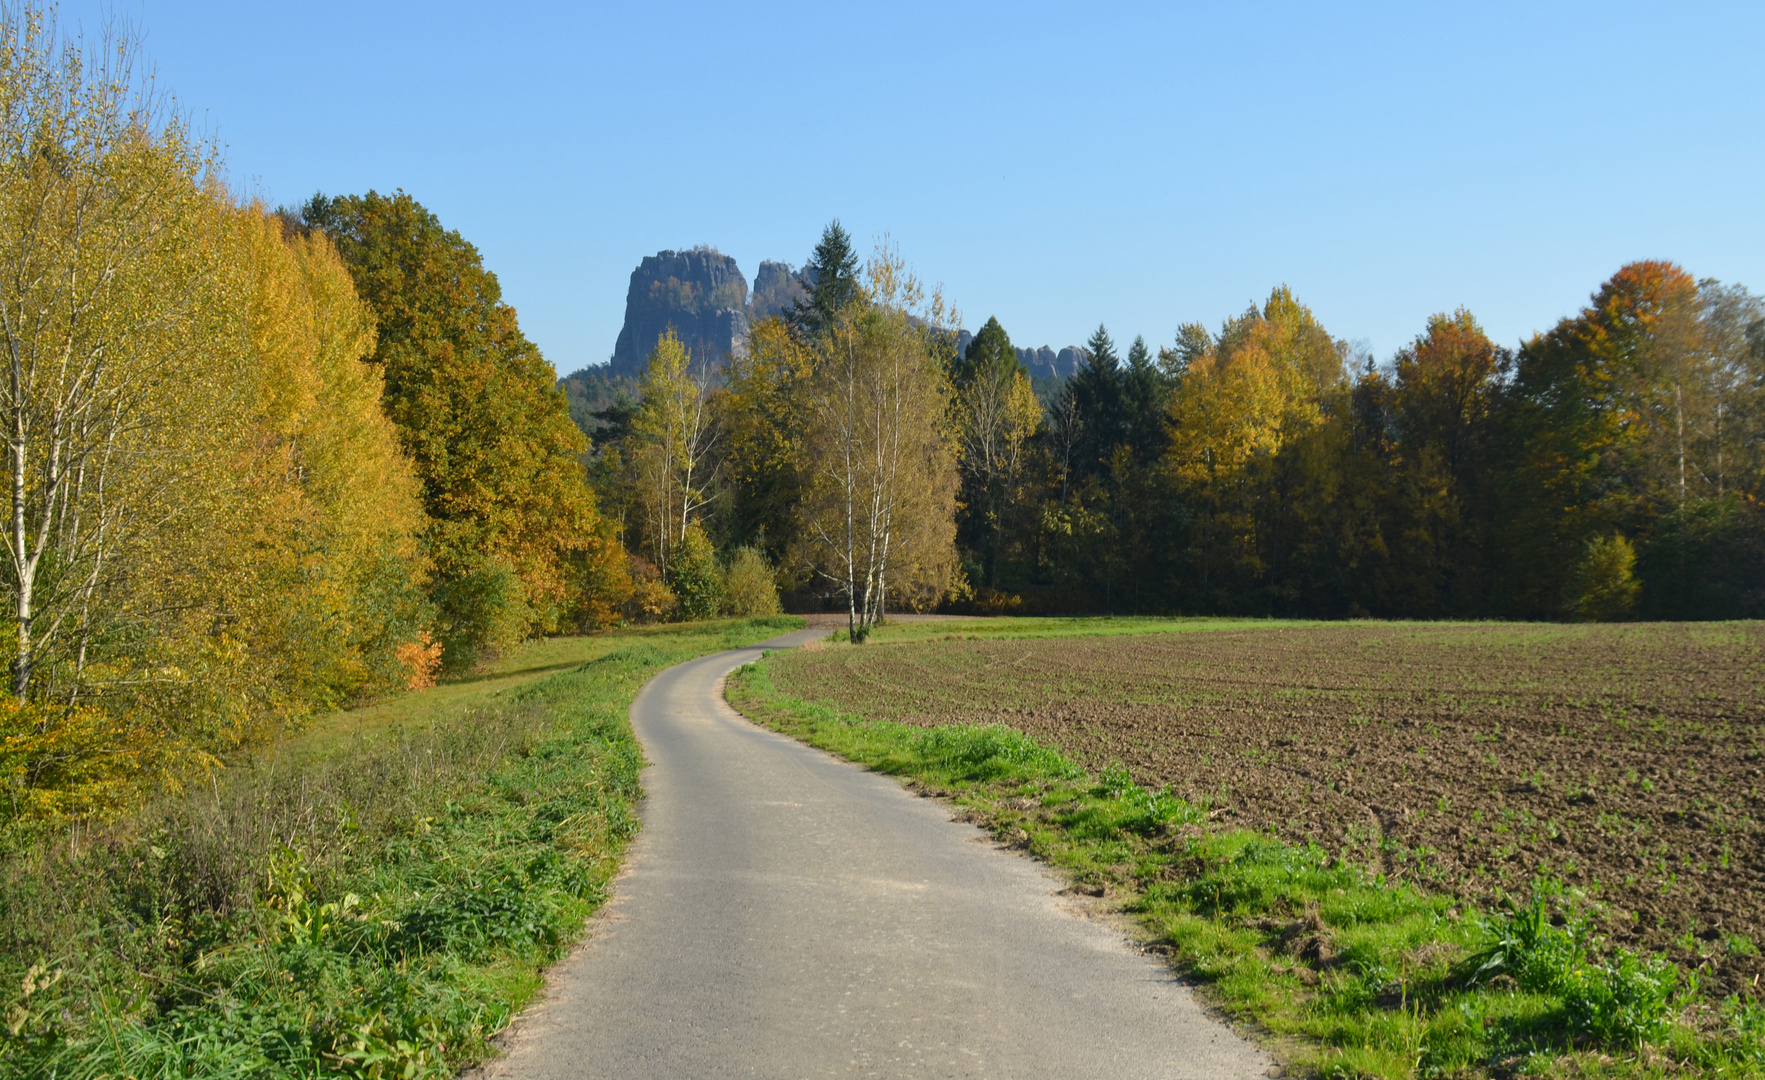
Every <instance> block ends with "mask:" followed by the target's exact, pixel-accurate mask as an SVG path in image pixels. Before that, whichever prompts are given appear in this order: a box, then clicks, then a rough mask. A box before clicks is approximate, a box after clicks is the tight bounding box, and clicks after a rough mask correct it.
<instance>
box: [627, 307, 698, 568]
mask: <svg viewBox="0 0 1765 1080" xmlns="http://www.w3.org/2000/svg"><path fill="white" fill-rule="evenodd" d="M710 379H711V375H710V372H709V369H708V368H706V367H704V366H703V365H701V366H700V367H699V369H698V370H696V371H695V370H694V368H693V362H692V354H691V353H690V352H689V351H688V350H687V348H686V346H685V345H683V344H681V341H680V338H679V337H678V336H676V335H675V334H674V332H673V331H669V332H667V333H665V334H663V335H662V336H661V337H660V338H658V339H657V341H656V347H655V348H654V349H652V350H651V351H650V359H649V366H648V367H647V368H645V370H644V376H643V382H642V383H641V385H640V387H639V398H638V401H639V404H638V407H637V411H636V413H635V415H634V416H633V417H632V420H631V433H630V435H629V436H628V437H627V439H626V440H625V456H626V462H627V466H628V468H630V470H631V473H632V478H633V490H634V491H635V492H636V496H637V502H638V505H639V506H640V507H641V508H642V510H643V527H644V530H643V535H644V538H645V542H646V547H647V548H648V550H650V551H651V552H652V553H653V555H654V559H655V563H656V565H657V566H668V565H670V563H669V560H670V558H671V557H672V555H673V552H674V548H675V547H676V546H677V545H679V544H680V542H681V539H682V537H684V536H685V535H686V532H687V529H688V528H689V527H690V526H691V525H692V524H693V522H694V519H695V518H696V517H697V515H698V514H699V512H700V511H701V510H703V509H704V507H705V505H706V503H708V502H709V501H710V498H711V487H712V484H713V483H714V482H715V479H716V472H717V465H718V463H717V461H716V460H715V459H714V457H713V451H714V450H716V449H717V445H718V442H719V439H720V436H721V432H720V431H719V429H718V423H717V415H716V413H715V411H714V410H713V408H712V404H711V395H710Z"/></svg>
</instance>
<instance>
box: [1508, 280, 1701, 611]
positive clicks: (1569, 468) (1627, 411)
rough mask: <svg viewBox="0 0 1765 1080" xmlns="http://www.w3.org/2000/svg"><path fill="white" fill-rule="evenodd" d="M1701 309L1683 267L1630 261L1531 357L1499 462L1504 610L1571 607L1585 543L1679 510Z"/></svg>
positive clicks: (1522, 368) (1518, 371) (1517, 376)
mask: <svg viewBox="0 0 1765 1080" xmlns="http://www.w3.org/2000/svg"><path fill="white" fill-rule="evenodd" d="M1696 301H1697V284H1696V282H1694V281H1693V280H1692V278H1691V276H1690V275H1689V274H1687V273H1686V272H1685V271H1684V270H1682V269H1680V268H1679V267H1678V266H1675V265H1673V264H1672V263H1664V262H1638V263H1631V264H1629V265H1627V266H1625V267H1623V268H1621V269H1620V270H1619V271H1618V272H1617V273H1616V274H1614V275H1613V276H1612V277H1611V279H1609V280H1608V281H1607V282H1606V283H1605V284H1604V285H1602V286H1601V287H1600V290H1599V291H1598V292H1597V293H1595V294H1594V296H1593V298H1592V301H1591V303H1590V304H1589V306H1588V307H1587V308H1585V309H1584V310H1583V311H1582V312H1581V313H1580V314H1579V315H1577V316H1575V317H1573V318H1568V319H1564V320H1563V321H1561V322H1560V323H1558V324H1557V326H1556V327H1554V328H1553V329H1551V330H1550V331H1548V332H1546V333H1543V334H1539V335H1537V336H1535V337H1533V338H1532V339H1531V340H1529V341H1527V342H1526V343H1525V344H1524V345H1523V346H1522V347H1521V349H1520V351H1519V354H1518V356H1517V358H1516V362H1515V367H1514V377H1513V383H1512V386H1511V388H1510V389H1509V390H1508V391H1507V393H1506V394H1505V408H1504V410H1503V416H1502V420H1501V432H1500V435H1499V438H1500V439H1501V449H1500V454H1501V460H1500V461H1499V463H1498V465H1497V469H1498V472H1499V474H1500V477H1499V481H1498V483H1499V485H1500V493H1499V496H1498V497H1499V499H1500V522H1501V528H1500V530H1499V532H1498V534H1497V536H1496V538H1495V543H1496V545H1497V551H1498V552H1499V553H1500V556H1501V560H1500V566H1501V568H1502V573H1503V593H1504V598H1505V610H1506V611H1507V612H1508V613H1510V614H1513V615H1519V616H1523V617H1533V618H1537V617H1540V616H1543V617H1553V616H1556V615H1559V614H1562V613H1563V612H1564V611H1566V610H1568V609H1572V608H1575V607H1576V606H1577V604H1578V599H1577V598H1576V597H1574V596H1570V595H1568V593H1569V592H1570V591H1572V590H1571V586H1573V585H1574V583H1575V581H1576V580H1577V579H1576V578H1575V577H1574V575H1573V573H1572V571H1573V568H1574V567H1575V566H1576V564H1577V563H1578V561H1579V560H1580V559H1581V557H1582V554H1583V552H1584V550H1585V549H1586V548H1587V545H1588V544H1589V542H1590V541H1592V540H1594V539H1596V538H1599V537H1602V536H1610V535H1614V534H1625V535H1635V534H1636V533H1637V532H1638V531H1639V530H1641V529H1642V528H1643V527H1644V526H1645V525H1646V524H1647V522H1648V520H1649V519H1650V517H1651V516H1653V513H1654V512H1656V511H1658V510H1661V509H1666V507H1664V506H1661V505H1660V503H1661V502H1663V501H1665V502H1669V503H1671V502H1674V501H1677V498H1678V496H1679V494H1680V489H1679V485H1678V484H1677V482H1676V481H1677V474H1678V469H1677V461H1676V459H1677V457H1678V448H1679V447H1680V446H1681V445H1682V442H1681V438H1680V435H1679V422H1678V418H1679V416H1680V415H1682V410H1683V404H1682V403H1683V399H1684V389H1683V381H1684V380H1685V379H1686V378H1687V377H1688V372H1687V371H1686V365H1687V364H1688V363H1689V360H1690V358H1689V357H1687V356H1685V355H1684V353H1685V351H1686V350H1688V349H1692V348H1694V347H1695V345H1694V343H1693V342H1692V341H1691V340H1690V336H1691V335H1692V334H1694V333H1695V327H1694V326H1693V325H1692V323H1691V320H1692V318H1694V317H1695V305H1696ZM1676 385H1677V386H1678V387H1679V391H1678V392H1677V393H1676V392H1675V386H1676ZM1651 504H1654V505H1651Z"/></svg>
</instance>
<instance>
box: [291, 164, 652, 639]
mask: <svg viewBox="0 0 1765 1080" xmlns="http://www.w3.org/2000/svg"><path fill="white" fill-rule="evenodd" d="M302 220H303V221H304V223H305V224H306V225H308V226H309V227H313V228H317V229H320V230H322V231H323V232H324V233H325V234H326V235H327V236H328V237H330V239H331V240H332V242H333V243H334V244H335V245H336V247H337V250H338V251H339V253H340V254H341V255H342V256H343V259H344V262H345V264H346V265H348V267H349V269H350V272H351V274H352V275H353V277H354V280H355V284H356V287H357V289H358V290H359V291H360V293H361V295H362V296H363V298H364V299H366V300H367V301H368V303H369V304H370V305H371V306H372V307H373V309H374V311H375V313H376V315H377V317H378V320H379V326H380V336H379V341H378V344H377V345H376V347H375V351H374V354H373V362H374V363H376V364H377V365H379V366H380V368H381V370H382V372H383V373H384V378H385V386H386V390H385V399H384V401H385V409H386V413H387V415H388V416H389V417H391V419H392V420H393V422H394V423H395V424H397V425H398V429H399V433H400V436H401V438H402V440H403V443H404V447H405V449H406V451H407V452H408V453H409V454H410V456H411V459H412V461H413V462H414V463H415V465H416V469H417V475H418V476H419V477H420V479H421V480H422V485H423V502H424V507H425V509H426V511H427V512H428V516H429V519H430V524H429V526H428V527H427V529H426V530H425V533H424V545H425V550H426V551H427V553H428V555H429V557H430V558H431V560H432V561H433V565H434V575H435V583H434V587H433V596H434V599H435V602H436V604H437V605H438V606H439V608H440V610H441V613H442V620H441V621H442V630H443V632H444V634H445V636H446V639H447V645H448V658H449V662H450V663H451V664H453V665H454V666H456V667H458V666H463V665H467V664H470V663H471V662H473V660H474V659H475V658H476V657H477V656H478V655H479V653H480V652H481V651H483V650H485V649H491V650H494V649H499V648H506V647H508V646H509V645H512V644H513V643H515V642H516V641H518V640H520V639H521V638H522V637H524V636H526V635H528V634H531V633H538V632H543V631H547V630H550V629H553V628H556V627H557V626H559V625H560V623H561V622H562V621H564V620H565V619H566V618H567V617H568V615H569V613H570V612H571V611H572V610H580V609H582V608H583V607H584V604H583V596H582V594H583V593H584V592H585V591H595V590H600V591H604V590H605V589H607V588H611V587H615V586H616V583H617V579H618V568H619V567H620V566H621V565H622V564H623V561H624V554H623V551H622V549H621V548H620V546H619V544H618V543H617V540H616V538H615V537H614V536H613V535H612V529H611V528H610V527H609V526H607V525H606V524H605V523H604V522H603V521H602V520H601V518H600V515H599V513H598V512H597V508H596V505H595V499H594V496H593V493H592V492H591V490H590V489H589V487H588V485H587V484H586V482H585V479H584V475H583V470H582V466H581V463H580V457H581V455H582V453H583V452H584V450H585V449H586V444H585V442H584V440H583V437H582V435H581V433H580V432H579V431H578V430H577V429H576V427H575V425H574V424H572V423H571V421H570V415H569V411H568V405H567V402H566V399H565V397H564V395H563V393H562V392H561V391H559V390H558V389H557V387H556V385H555V374H554V373H553V371H552V370H551V367H550V366H549V365H548V364H547V363H546V362H545V360H544V358H543V357H542V356H540V353H539V350H538V349H537V348H535V347H534V346H533V344H532V343H531V342H530V341H528V340H527V338H526V337H525V336H524V335H523V334H522V333H521V330H520V327H519V325H518V323H517V321H516V317H515V310H514V309H513V308H511V307H510V306H508V305H507V304H505V303H503V302H502V290H501V287H500V286H499V285H498V283H497V279H496V275H494V274H492V273H490V272H489V271H488V270H486V269H485V268H484V266H483V263H482V260H481V259H480V258H479V255H478V251H477V249H476V248H474V247H473V246H472V245H471V244H469V243H467V242H466V240H465V239H464V238H462V237H461V236H460V234H459V233H458V232H455V231H451V230H447V229H444V228H443V227H442V225H441V223H440V222H439V221H438V220H437V219H436V217H435V215H434V214H432V213H430V212H429V211H427V210H425V209H424V208H423V207H422V206H420V205H418V203H417V202H416V200H414V199H412V198H411V197H410V196H409V195H406V194H404V193H403V192H397V193H394V194H393V195H390V196H386V195H380V194H377V193H375V192H369V193H368V194H366V195H359V196H356V195H351V196H343V197H339V198H327V197H325V196H323V195H319V196H315V197H314V198H313V199H312V200H311V201H310V202H309V203H308V204H307V206H306V207H305V209H304V210H303V212H302ZM588 608H589V609H590V610H594V609H595V608H596V605H595V604H592V603H591V604H589V605H588Z"/></svg>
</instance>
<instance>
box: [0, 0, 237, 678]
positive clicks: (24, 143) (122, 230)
mask: <svg viewBox="0 0 1765 1080" xmlns="http://www.w3.org/2000/svg"><path fill="white" fill-rule="evenodd" d="M132 55H133V54H132V51H131V49H130V48H129V47H128V45H127V43H126V42H119V41H107V42H104V43H103V44H102V46H101V47H100V48H97V49H94V50H92V51H91V53H89V54H88V53H83V52H82V51H81V49H80V47H79V45H78V43H70V42H64V41H62V40H61V39H60V38H59V37H58V35H57V32H56V29H55V27H54V25H53V23H52V21H50V20H48V19H47V18H46V17H45V16H44V15H43V14H42V13H41V12H38V11H33V10H28V9H27V10H25V11H23V12H15V13H13V14H11V15H10V16H9V17H7V18H6V19H5V20H4V23H3V24H0V345H3V346H4V350H5V354H4V358H3V362H4V363H5V365H6V372H5V376H4V378H3V379H0V426H3V427H4V433H3V434H0V442H3V446H4V450H3V452H4V456H5V469H6V479H7V521H6V530H5V534H6V540H5V548H6V552H5V558H4V560H3V561H0V575H4V582H3V588H4V591H5V593H6V599H7V606H8V607H9V609H10V615H11V620H10V621H11V622H12V628H13V633H12V634H10V635H9V638H10V644H11V646H12V648H11V652H12V656H11V686H10V689H11V692H12V695H13V697H14V698H15V699H16V700H18V701H21V702H22V701H24V700H25V699H26V698H27V697H28V696H30V695H31V693H32V690H33V686H34V683H35V682H36V681H37V680H39V679H40V678H43V677H46V676H47V677H51V678H52V681H53V682H54V684H55V686H56V687H57V688H58V691H57V692H59V693H62V694H64V695H65V696H66V697H67V698H68V699H69V700H70V701H71V700H72V699H73V698H75V697H77V696H78V693H79V685H80V679H81V675H82V671H83V668H84V666H85V664H86V662H87V660H88V658H89V649H90V645H91V643H92V637H93V634H94V633H95V632H96V630H97V625H96V623H95V621H94V619H93V614H94V605H95V603H96V602H97V597H98V594H99V593H100V592H102V591H103V590H105V589H106V588H107V587H110V586H113V585H115V584H116V583H117V581H118V580H119V579H118V571H119V569H120V567H119V566H118V560H117V556H118V554H119V552H121V551H122V550H124V549H125V548H127V547H128V546H129V545H130V544H131V543H134V542H137V541H139V540H140V539H141V538H142V537H143V536H145V535H146V534H148V533H151V532H152V531H153V530H154V529H156V528H159V527H163V526H164V525H166V523H167V514H168V509H169V507H170V506H171V502H172V501H169V500H168V499H166V498H165V495H166V493H167V492H168V491H169V490H170V489H172V488H174V487H176V486H178V485H179V484H181V483H183V482H185V481H188V480H189V479H190V471H191V467H192V465H193V463H194V461H196V460H197V459H199V458H202V457H203V456H204V455H203V454H201V453H200V447H198V446H195V445H192V444H193V443H194V444H204V443H205V444H208V445H209V446H212V445H214V444H215V442H216V440H217V439H220V440H224V439H225V433H224V432H221V431H217V430H216V428H215V426H214V425H212V424H211V425H197V424H193V423H192V421H193V419H194V414H196V413H197V412H199V411H207V410H208V409H210V408H212V407H213V406H214V405H215V404H216V399H217V398H235V397H236V396H237V395H238V393H239V391H240V390H241V389H243V388H242V387H239V386H237V385H236V384H235V382H234V381H233V380H230V379H229V378H228V377H227V375H228V373H227V372H226V371H224V370H215V368H214V367H213V366H211V365H206V364H204V363H202V362H201V361H202V360H203V359H204V357H203V355H202V348H203V343H204V337H203V331H204V329H205V327H204V321H205V320H206V319H209V318H211V317H212V313H213V312H214V311H215V309H216V305H215V304H214V303H213V301H214V300H215V297H214V296H212V295H210V290H211V286H212V283H213V282H214V281H215V280H217V274H216V268H217V266H218V265H219V258H220V256H221V254H222V250H221V249H222V244H223V241H222V239H221V237H222V231H221V230H220V229H219V227H218V224H217V217H218V216H217V214H216V213H215V209H216V204H215V202H214V200H213V198H212V197H211V196H210V195H208V194H207V193H205V191H204V190H203V187H204V183H205V173H207V172H208V170H209V168H210V166H211V165H212V164H213V158H212V156H211V154H210V152H209V151H208V150H207V149H205V148H204V147H202V146H200V145H198V144H196V143H193V142H192V141H191V140H190V139H189V137H188V136H187V134H186V133H185V131H184V130H183V128H182V126H181V125H179V124H178V123H177V122H175V121H172V120H167V119H166V118H165V117H164V115H163V113H162V112H161V111H160V110H159V109H158V107H157V103H156V102H155V101H153V100H152V99H151V98H144V97H141V96H138V95H135V94H133V93H132V92H131V89H130V87H131V86H132V85H133V84H134V78H133V73H132V71H131V69H130V61H131V57H132ZM226 404H227V403H226V402H222V403H221V405H222V407H223V410H224V408H225V406H226ZM246 411H248V410H245V409H240V410H239V413H240V414H243V413H244V412H246ZM224 426H225V425H222V427H224ZM168 433H174V434H175V437H168ZM51 669H53V670H51Z"/></svg>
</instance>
